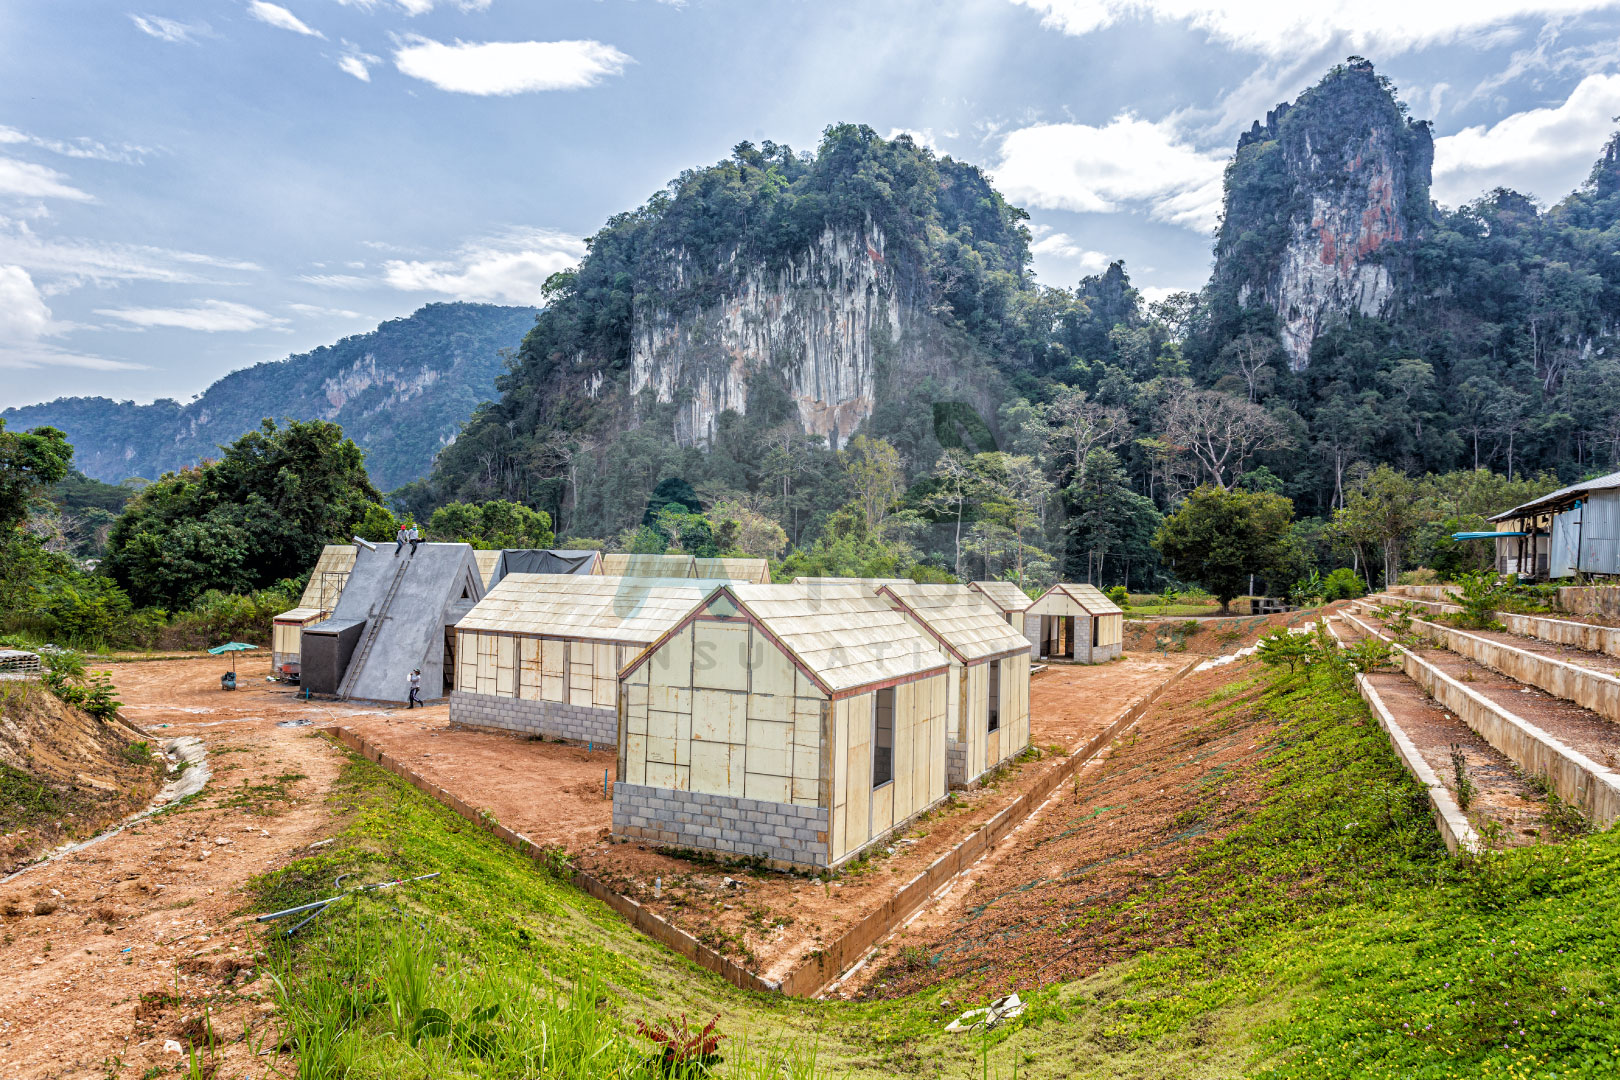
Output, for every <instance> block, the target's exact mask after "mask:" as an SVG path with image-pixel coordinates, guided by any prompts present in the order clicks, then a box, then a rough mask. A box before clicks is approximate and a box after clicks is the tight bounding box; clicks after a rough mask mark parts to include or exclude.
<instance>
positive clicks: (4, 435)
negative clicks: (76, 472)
mask: <svg viewBox="0 0 1620 1080" xmlns="http://www.w3.org/2000/svg"><path fill="white" fill-rule="evenodd" d="M72 461H73V446H72V444H71V443H69V442H68V441H67V436H66V435H64V434H62V432H60V431H58V430H57V429H56V428H53V427H40V428H35V429H34V430H33V431H30V432H26V433H24V434H21V435H19V434H16V433H15V432H10V431H7V430H6V422H5V421H4V420H0V529H14V528H16V527H17V526H18V525H21V524H22V522H23V520H24V519H25V518H27V517H28V507H29V504H30V503H32V502H33V501H34V499H35V498H36V497H37V496H39V495H40V494H41V493H42V492H43V491H44V490H45V489H46V488H48V487H50V486H51V485H52V484H55V483H57V482H58V481H59V480H61V479H62V478H63V477H65V476H67V474H68V466H69V464H70V463H71V462H72Z"/></svg>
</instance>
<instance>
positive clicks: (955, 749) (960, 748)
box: [945, 739, 968, 788]
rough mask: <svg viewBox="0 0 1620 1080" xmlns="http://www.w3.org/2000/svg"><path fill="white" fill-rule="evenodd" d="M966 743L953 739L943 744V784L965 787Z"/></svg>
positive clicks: (966, 781)
mask: <svg viewBox="0 0 1620 1080" xmlns="http://www.w3.org/2000/svg"><path fill="white" fill-rule="evenodd" d="M967 783H968V780H967V743H965V742H958V741H957V740H955V739H952V740H950V741H949V742H947V743H946V744H945V786H946V787H948V788H960V787H967Z"/></svg>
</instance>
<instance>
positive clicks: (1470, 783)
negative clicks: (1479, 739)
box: [1451, 743, 1474, 810]
mask: <svg viewBox="0 0 1620 1080" xmlns="http://www.w3.org/2000/svg"><path fill="white" fill-rule="evenodd" d="M1451 771H1452V773H1453V774H1455V775H1456V778H1457V805H1458V806H1460V807H1462V808H1463V809H1464V810H1466V809H1468V804H1469V803H1471V802H1473V801H1474V778H1473V777H1472V776H1470V775H1469V774H1468V758H1467V757H1466V756H1465V755H1464V754H1463V751H1462V747H1461V746H1459V745H1457V744H1456V743H1452V744H1451Z"/></svg>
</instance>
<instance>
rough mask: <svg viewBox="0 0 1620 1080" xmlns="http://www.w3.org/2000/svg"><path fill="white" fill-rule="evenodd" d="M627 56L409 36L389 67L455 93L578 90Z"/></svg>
mask: <svg viewBox="0 0 1620 1080" xmlns="http://www.w3.org/2000/svg"><path fill="white" fill-rule="evenodd" d="M630 62H631V60H630V57H628V56H626V55H625V54H624V53H622V52H620V51H619V50H618V49H615V48H614V47H613V46H611V45H604V44H602V43H601V42H600V41H488V42H471V41H457V42H456V43H455V44H453V45H446V44H444V43H443V42H439V41H433V40H431V39H429V38H425V37H421V36H419V35H415V34H412V35H410V36H408V37H406V38H405V39H404V42H403V44H401V45H400V47H399V48H398V49H395V50H394V66H395V67H397V68H399V70H400V71H402V72H403V73H405V74H406V75H409V76H411V77H412V78H414V79H421V80H422V81H423V82H428V83H432V84H433V85H434V86H437V87H438V88H439V89H440V90H449V91H452V92H454V93H458V94H480V95H491V94H521V93H524V92H526V91H533V90H581V89H584V88H586V87H589V86H595V85H596V84H597V83H599V82H601V81H602V79H603V78H605V77H607V76H609V75H617V74H619V73H620V72H621V71H623V70H624V66H625V65H626V64H628V63H630Z"/></svg>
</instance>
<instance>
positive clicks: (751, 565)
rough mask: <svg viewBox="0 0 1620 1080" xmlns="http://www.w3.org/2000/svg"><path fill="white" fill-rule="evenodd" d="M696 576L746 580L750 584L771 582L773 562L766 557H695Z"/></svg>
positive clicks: (718, 579) (717, 579) (712, 578)
mask: <svg viewBox="0 0 1620 1080" xmlns="http://www.w3.org/2000/svg"><path fill="white" fill-rule="evenodd" d="M692 562H693V569H694V570H695V571H696V576H697V577H700V578H709V579H710V580H713V581H746V582H748V583H749V584H750V585H769V584H770V583H771V564H770V563H769V562H767V561H765V560H764V559H733V558H724V557H722V558H718V559H693V560H692Z"/></svg>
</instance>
